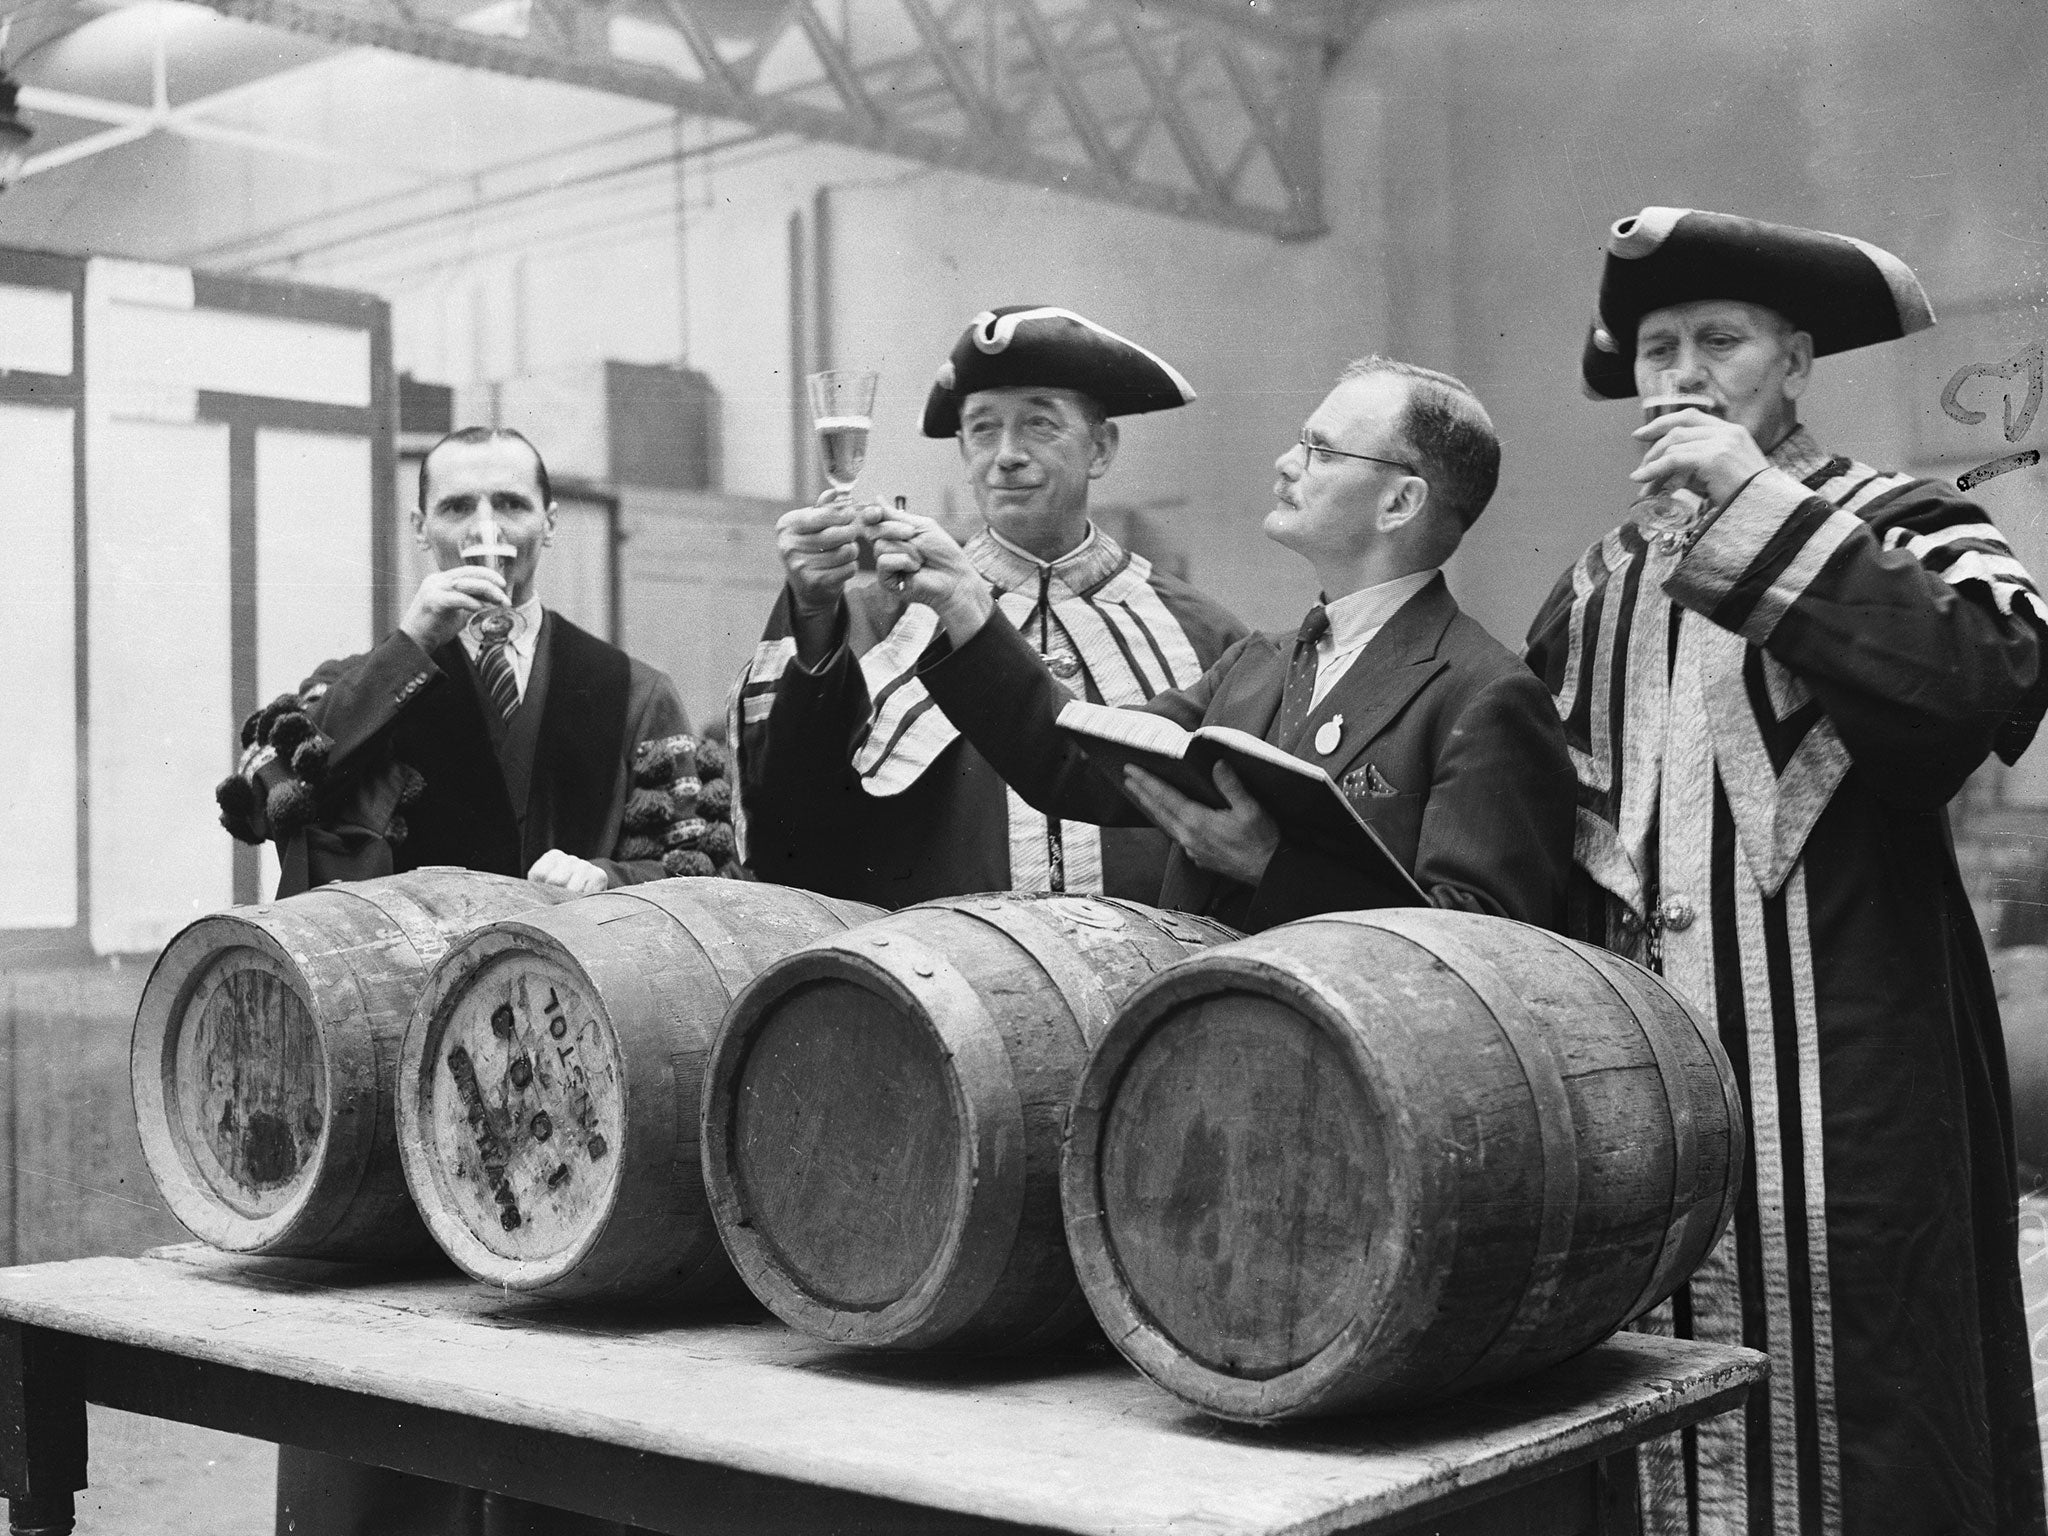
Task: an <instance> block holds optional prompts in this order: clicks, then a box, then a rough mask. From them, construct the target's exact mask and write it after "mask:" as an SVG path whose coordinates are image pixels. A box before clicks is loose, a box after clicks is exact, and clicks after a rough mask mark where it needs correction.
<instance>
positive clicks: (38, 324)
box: [0, 283, 71, 374]
mask: <svg viewBox="0 0 2048 1536" xmlns="http://www.w3.org/2000/svg"><path fill="white" fill-rule="evenodd" d="M0 369H18V370H20V371H21V372H23V373H59V374H64V373H69V372H70V371H71V291H70V290H69V289H68V288H23V287H17V286H15V285H14V284H12V283H0Z"/></svg>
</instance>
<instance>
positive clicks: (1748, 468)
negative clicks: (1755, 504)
mask: <svg viewBox="0 0 2048 1536" xmlns="http://www.w3.org/2000/svg"><path fill="white" fill-rule="evenodd" d="M1634 436H1635V440H1636V441H1637V442H1639V443H1643V444H1646V445H1647V446H1648V448H1649V452H1647V453H1646V454H1644V455H1643V462H1642V463H1641V464H1640V465H1638V466H1637V467H1636V468H1635V469H1633V470H1631V471H1630V472H1629V479H1631V480H1634V481H1636V482H1637V483H1638V484H1640V485H1643V486H1645V487H1646V488H1647V487H1658V488H1663V489H1668V488H1670V487H1672V486H1678V485H1687V484H1689V485H1691V486H1692V487H1693V488H1694V489H1695V490H1697V491H1699V492H1700V493H1701V494H1702V495H1704V496H1705V497H1706V498H1707V500H1708V501H1709V502H1711V503H1712V504H1713V505H1715V506H1717V507H1725V506H1726V505H1728V503H1729V502H1731V501H1733V500H1734V499H1735V496H1736V493H1737V492H1738V491H1740V490H1741V489H1742V488H1743V487H1744V486H1745V485H1747V484H1749V482H1750V479H1751V478H1752V477H1753V476H1754V475H1756V474H1757V472H1758V471H1760V470H1765V469H1769V468H1770V465H1771V461H1770V460H1769V459H1767V458H1765V457H1764V451H1763V450H1762V449H1761V448H1759V447H1757V445H1756V439H1755V438H1753V437H1751V436H1750V435H1749V428H1747V427H1745V426H1740V425H1738V424H1737V423H1735V422H1732V421H1723V420H1722V419H1721V418H1720V417H1719V416H1710V415H1708V414H1707V413H1706V412H1705V411H1696V410H1683V411H1674V412H1673V413H1672V414H1671V415H1669V416H1659V417H1658V418H1657V419H1656V420H1655V421H1646V422H1644V423H1643V424H1642V425H1641V426H1640V427H1637V428H1636V430H1635V433H1634Z"/></svg>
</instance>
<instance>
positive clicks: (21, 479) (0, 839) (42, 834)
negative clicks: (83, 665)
mask: <svg viewBox="0 0 2048 1536" xmlns="http://www.w3.org/2000/svg"><path fill="white" fill-rule="evenodd" d="M24 291H26V290H23V289H18V288H17V289H8V290H0V299H4V296H5V294H7V293H21V292H24ZM58 296H59V297H60V298H62V299H63V300H64V301H65V306H64V307H65V315H66V319H65V329H64V338H65V352H66V354H67V361H66V362H65V364H64V367H63V368H62V369H41V370H39V371H44V372H68V371H69V370H70V363H69V361H68V354H69V352H70V341H71V328H70V319H69V315H70V295H68V294H60V295H58ZM7 323H8V321H7V316H6V313H5V306H4V303H0V337H5V336H6V334H7V332H6V327H7ZM24 366H27V365H24ZM72 468H73V462H72V413H71V412H70V411H54V410H48V409H45V408H44V407H41V406H22V405H0V549H4V550H6V551H7V558H6V559H5V560H0V614H4V615H6V625H7V649H8V656H7V664H6V666H4V667H0V721H4V722H5V726H4V728H0V929H5V928H69V927H70V926H71V925H72V924H74V923H76V922H77V921H78V704H77V695H78V688H77V677H76V674H75V672H74V670H73V669H74V667H75V666H76V657H77V639H78V637H77V633H76V625H77V605H76V603H75V601H74V594H73V589H72V580H73V577H72V571H73V567H74V563H75V562H74V559H73V552H72V542H71V541H72V530H73V523H74V520H75V507H74V503H73V500H72V484H73V477H72Z"/></svg>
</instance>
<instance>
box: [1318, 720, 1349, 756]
mask: <svg viewBox="0 0 2048 1536" xmlns="http://www.w3.org/2000/svg"><path fill="white" fill-rule="evenodd" d="M1343 740H1344V717H1343V716H1342V715H1332V716H1330V718H1329V719H1327V720H1325V721H1324V722H1323V723H1322V724H1321V725H1320V726H1318V727H1317V728H1316V751H1317V753H1318V754H1319V755H1321V756H1323V757H1328V756H1329V755H1330V754H1331V753H1332V752H1334V751H1336V750H1337V748H1338V746H1339V744H1341V743H1342V742H1343Z"/></svg>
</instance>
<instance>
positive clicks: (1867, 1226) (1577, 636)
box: [1529, 430, 2044, 1536]
mask: <svg viewBox="0 0 2048 1536" xmlns="http://www.w3.org/2000/svg"><path fill="white" fill-rule="evenodd" d="M1771 459H1772V463H1773V466H1774V467H1773V468H1770V469H1766V470H1765V471H1763V472H1762V473H1760V474H1759V475H1758V476H1757V477H1756V478H1755V479H1754V480H1752V481H1751V482H1750V483H1749V484H1748V485H1747V486H1746V487H1745V488H1744V489H1743V490H1742V492H1741V493H1740V494H1739V495H1738V496H1737V497H1736V498H1735V499H1734V500H1733V501H1732V502H1731V503H1730V504H1729V505H1728V506H1727V508H1726V509H1725V510H1723V511H1722V512H1721V514H1720V515H1719V516H1718V517H1717V518H1715V519H1714V520H1713V521H1712V522H1710V523H1709V524H1708V525H1707V527H1706V529H1705V531H1704V532H1703V533H1702V534H1701V535H1699V537H1698V538H1697V540H1696V542H1695V543H1694V544H1693V545H1692V546H1691V547H1690V548H1689V549H1687V550H1684V551H1682V552H1678V553H1674V552H1670V551H1666V550H1664V549H1661V548H1657V547H1651V546H1646V544H1645V542H1644V540H1643V538H1642V536H1641V535H1640V533H1639V532H1638V531H1637V529H1636V528H1635V527H1634V526H1633V525H1624V526H1622V527H1621V528H1618V529H1616V530H1615V531H1614V532H1612V533H1610V534H1608V535H1607V537H1606V538H1605V539H1603V540H1601V542H1600V543H1598V544H1597V545H1595V546H1594V547H1593V548H1592V549H1591V550H1589V551H1588V552H1587V553H1586V555H1585V557H1584V558H1583V559H1581V560H1580V561H1579V563H1578V565H1577V566H1576V567H1575V568H1574V569H1573V570H1571V571H1570V572H1568V573H1567V574H1566V575H1565V577H1564V578H1563V579H1562V580H1561V581H1560V582H1559V583H1558V586H1557V588H1556V590H1555V591H1554V592H1553V593H1552V594H1551V597H1550V599H1549V601H1548V602H1547V603H1546V604H1545V606H1544V608H1543V610H1542V611H1541V613H1540V614H1539V615H1538V617H1537V619H1536V622H1535V625H1534V627H1533V628H1532V630H1531V632H1530V649H1529V661H1530V663H1531V664H1532V665H1533V666H1534V667H1535V668H1536V669H1537V671H1538V672H1540V673H1541V674H1542V676H1543V677H1544V679H1545V680H1546V681H1547V682H1548V684H1549V685H1550V688H1551V691H1552V693H1553V694H1554V696H1555V699H1556V707H1557V710H1558V713H1559V715H1560V716H1561V718H1562V719H1563V721H1564V723H1565V729H1566V735H1567V737H1568V739H1569V741H1570V744H1571V749H1572V756H1573V760H1574V763H1575V766H1576V769H1577V773H1578V779H1579V811H1578V833H1577V866H1578V872H1577V874H1576V876H1575V881H1574V888H1573V899H1572V908H1573V918H1572V931H1573V932H1574V933H1575V934H1576V935H1577V936H1579V937H1582V938H1588V939H1591V940H1593V941H1595V942H1598V943H1602V944H1605V945H1607V946H1608V947H1609V948H1612V949H1615V950H1617V951H1619V952H1621V953H1623V954H1627V955H1630V956H1631V957H1633V958H1636V959H1638V960H1644V961H1647V962H1649V963H1652V964H1656V965H1657V966H1658V967H1659V969H1661V971H1662V972H1663V975H1664V976H1665V978H1666V980H1668V981H1670V982H1671V983H1672V984H1673V985H1675V986H1676V987H1678V988H1679V990H1680V991H1681V992H1683V993H1684V994H1685V995H1686V996H1687V997H1688V998H1690V999H1691V1000H1692V1002H1693V1003H1694V1004H1695V1005H1696V1006H1698V1007H1700V1008H1701V1009H1703V1010H1705V1011H1706V1012H1707V1013H1708V1015H1709V1016H1710V1017H1711V1018H1712V1019H1713V1020H1714V1021H1715V1022H1716V1024H1717V1026H1718V1028H1719V1030H1720V1035H1721V1040H1722V1043H1723V1044H1724V1045H1725V1046H1726V1047H1727V1050H1728V1054H1729V1057H1730V1059H1731V1060H1732V1061H1733V1062H1734V1064H1735V1069H1736V1072H1737V1074H1738V1076H1739V1077H1740V1079H1741V1081H1742V1083H1743V1085H1744V1089H1745V1099H1746V1103H1747V1105H1748V1108H1749V1112H1750V1116H1751V1134H1750V1143H1751V1147H1752V1149H1753V1151H1752V1159H1751V1164H1752V1165H1751V1168H1750V1171H1749V1175H1748V1178H1747V1181H1746V1183H1745V1186H1744V1189H1743V1193H1742V1199H1741V1203H1740V1207H1739V1210H1738V1216H1737V1220H1736V1222H1735V1224H1734V1226H1733V1227H1732V1229H1731V1231H1730V1234H1729V1236H1728V1238H1727V1239H1726V1240H1725V1241H1724V1242H1723V1243H1722V1245H1721V1246H1720V1248H1719V1249H1717V1250H1716V1251H1715V1253H1713V1254H1712V1255H1711V1256H1710V1257H1709V1258H1708V1260H1707V1262H1706V1263H1705V1264H1704V1265H1703V1266H1702V1267H1701V1269H1700V1271H1699V1272H1698V1273H1697V1274H1696V1275H1695V1276H1694V1277H1693V1280H1692V1282H1691V1283H1690V1285H1689V1286H1688V1287H1686V1288H1685V1289H1682V1290H1681V1291H1680V1292H1679V1293H1678V1295H1677V1296H1676V1297H1674V1298H1673V1300H1672V1301H1670V1302H1667V1303H1665V1304H1664V1305H1663V1306H1662V1307H1660V1308H1658V1309H1657V1311H1656V1312H1655V1313H1653V1314H1652V1315H1651V1317H1650V1318H1649V1319H1647V1320H1646V1322H1645V1324H1644V1326H1648V1327H1652V1328H1655V1329H1658V1330H1661V1331H1672V1330H1675V1331H1676V1332H1677V1333H1678V1334H1680V1335H1681V1336H1686V1337H1693V1338H1701V1339H1710V1340H1713V1341H1716V1342H1725V1343H1739V1344H1747V1345H1750V1346H1752V1347H1754V1348H1757V1349H1763V1350H1767V1351H1768V1352H1769V1353H1770V1356H1771V1379H1770V1382H1769V1385H1768V1386H1767V1388H1765V1389H1764V1390H1762V1391H1760V1392H1757V1393H1754V1394H1752V1396H1751V1398H1750V1400H1749V1403H1748V1405H1747V1409H1746V1412H1745V1413H1743V1414H1735V1415H1728V1416H1725V1417H1723V1418H1720V1419H1716V1420H1713V1421H1711V1422H1710V1423H1707V1424H1703V1425H1701V1426H1700V1427H1699V1428H1698V1429H1696V1430H1688V1431H1686V1432H1685V1434H1684V1436H1683V1437H1682V1438H1680V1439H1674V1440H1671V1441H1666V1442H1659V1443H1658V1444H1657V1446H1655V1447H1653V1448H1652V1449H1651V1450H1649V1451H1648V1452H1646V1454H1645V1456H1644V1457H1643V1460H1642V1467H1643V1471H1644V1482H1643V1490H1642V1491H1643V1497H1644V1502H1645V1513H1646V1516H1647V1520H1646V1530H1647V1531H1649V1532H1650V1533H1652V1536H1664V1533H1672V1532H1682V1533H1701V1536H1750V1533H1755V1536H1764V1533H1770V1536H1793V1533H1811V1536H1837V1533H1849V1536H1879V1533H1883V1536H1937V1533H1940V1536H1994V1533H1995V1536H2039V1533H2040V1532H2041V1531H2042V1529H2043V1520H2042V1487H2041V1460H2040V1443H2039V1439H2038V1434H2039V1431H2038V1427H2037V1425H2036V1422H2035V1418H2034V1402H2033V1392H2032V1385H2031V1375H2030V1368H2029V1363H2028V1355H2027V1334H2026V1324H2025V1312H2024V1306H2023V1302H2022V1298H2021V1293H2020V1281H2019V1270H2018V1259H2017V1239H2018V1233H2017V1226H2016V1223H2017V1210H2016V1199H2017V1194H2016V1189H2015V1182H2014V1180H2015V1173H2014V1161H2013V1136H2012V1125H2011V1103H2010V1098H2009V1095H2008V1092H2007V1086H2006V1072H2005V1059H2004V1049H2003V1042H2002V1039H2001V1036H2000V1032H1999V1023H1998V1010H1997V1004H1996V1002H1995V999H1994V994H1993V991H1992V983H1991V977H1990V974H1989V971H1988V969H1987V966H1986V963H1985V955H1984V946H1983V941H1982V939H1981V938H1980V936H1979V935H1978V932H1977V927H1976V923H1975V921H1974V919H1973V917H1972V914H1971V910H1970V904H1969V902H1968V900H1967V899H1966V897H1965V894H1964V891H1963V887H1962V882H1961V879H1960V877H1959V875H1958V873H1957V867H1956V860H1955V854H1954V850H1953V845H1952V843H1951V840H1950V835H1949V827H1948V819H1947V812H1946V809H1945V807H1946V806H1947V803H1948V801H1949V800H1950V799H1951V798H1952V797H1953V796H1954V795H1955V794H1956V792H1957V791H1958V790H1959V789H1961V788H1962V785H1963V783H1964V780H1965V779H1966V778H1967V777H1968V776H1969V774H1970V773H1971V772H1972V771H1973V770H1974V769H1975V768H1976V767H1977V766H1978V764H1979V763H1981V762H1982V761H1983V760H1984V758H1985V757H1986V755H1987V754H1989V753H1990V752H1992V751H1994V750H1996V751H1997V752H1998V753H1999V754H2000V755H2001V756H2002V757H2004V758H2005V759H2006V760H2007V761H2011V760H2012V759H2013V758H2016V757H2017V756H2018V755H2019V753H2020V751H2021V750H2023V749H2024V748H2025V746H2026V745H2027V742H2028V741H2029V740H2030V739H2031V737H2032V735H2033V732H2034V729H2035V725H2036V723H2037V722H2038V720H2039V718H2040V711H2041V705H2042V695H2043V686H2044V683H2043V671H2042V668H2043V623H2042V619H2043V608H2042V606H2041V600H2040V597H2039V594H2038V592H2037V591H2036V589H2035V586H2034V584H2033V582H2032V581H2031V580H2030V579H2029V578H2028V576H2027V573H2026V572H2025V571H2024V570H2023V569H2022V568H2021V567H2020V565H2019V563H2018V562H2017V561H2016V560H2014V559H2013V558H2012V554H2011V552H2010V550H2009V549H2008V548H2007V547H2006V545H2005V542H2004V540H2003V539H2002V538H2001V537H2000V536H1999V534H1998V532H1997V530H1996V529H1995V528H1994V527H1992V525H1991V523H1990V521H1989V519H1988V518H1987V517H1986V516H1985V514H1984V513H1983V511H1982V510H1981V509H1980V508H1978V507H1976V506H1975V505H1973V504H1972V503H1970V502H1967V501H1964V500H1962V499H1961V498H1959V497H1957V496H1956V495H1955V494H1953V492H1951V491H1947V490H1944V489H1943V488H1942V487H1940V486H1938V485H1935V484H1932V483H1930V482H1927V481H1916V480H1908V479H1906V478H1904V477H1901V476H1897V475H1888V474H1879V473H1878V472H1876V471H1874V470H1871V469H1869V468H1867V467H1866V466H1863V465H1860V464H1854V463H1852V462H1850V461H1849V460H1847V459H1842V458H1835V457H1830V456H1829V455H1827V454H1824V453H1822V452H1821V451H1820V450H1819V448H1818V447H1817V445H1816V444H1815V443H1814V441H1813V439H1812V438H1811V437H1810V436H1808V435H1807V434H1806V433H1805V432H1804V431H1803V430H1802V431H1799V432H1796V433H1795V434H1794V435H1793V436H1792V438H1790V439H1789V440H1788V441H1787V442H1786V443H1784V444H1783V445H1781V446H1780V447H1779V448H1778V449H1777V450H1776V451H1775V452H1774V453H1773V454H1772V455H1771Z"/></svg>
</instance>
